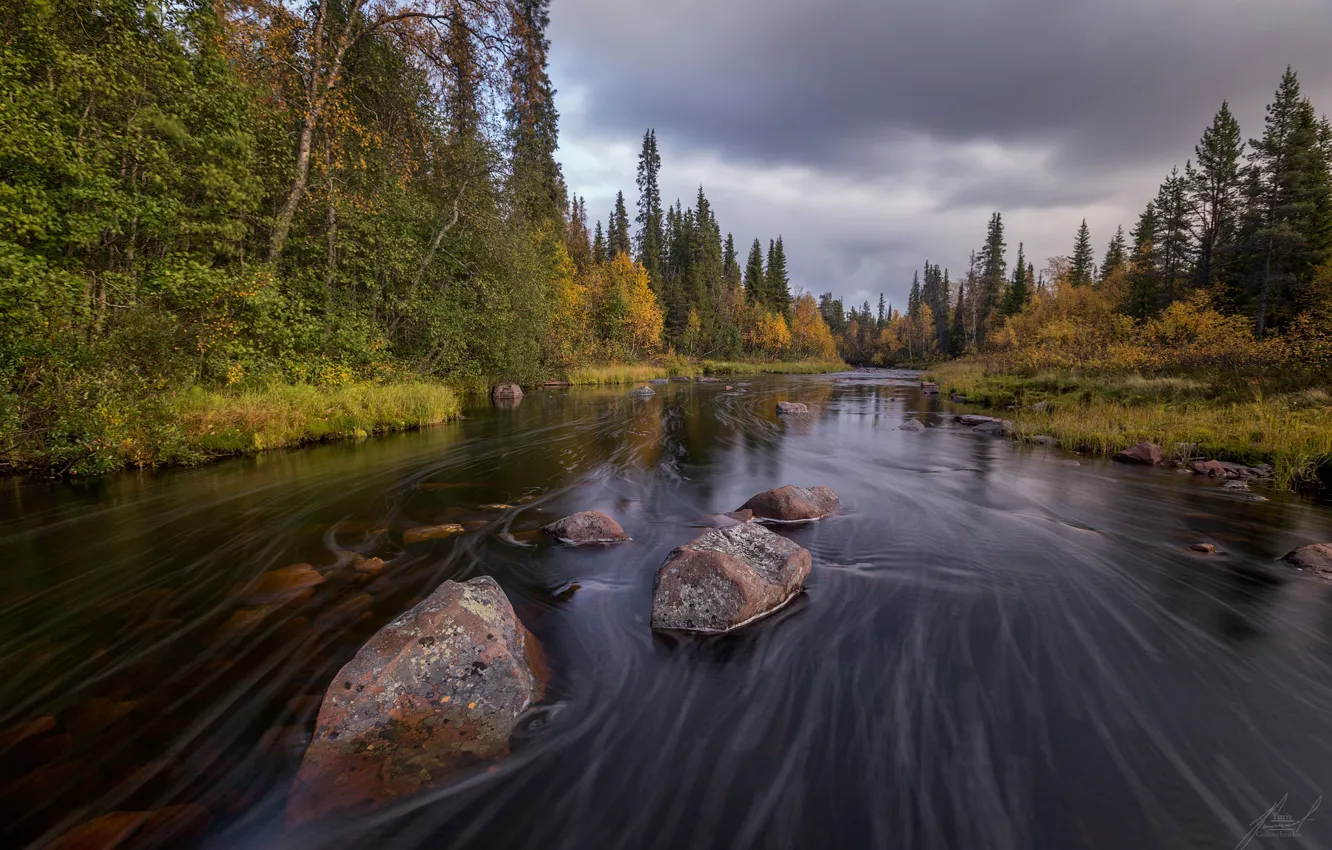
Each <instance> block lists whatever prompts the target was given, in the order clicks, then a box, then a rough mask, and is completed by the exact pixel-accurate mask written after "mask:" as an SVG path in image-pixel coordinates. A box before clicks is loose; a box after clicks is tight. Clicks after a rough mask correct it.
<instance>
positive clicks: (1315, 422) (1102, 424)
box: [925, 361, 1332, 489]
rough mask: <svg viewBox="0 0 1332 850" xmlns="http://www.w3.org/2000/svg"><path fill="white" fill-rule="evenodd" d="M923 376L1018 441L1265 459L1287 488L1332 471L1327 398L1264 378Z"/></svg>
mask: <svg viewBox="0 0 1332 850" xmlns="http://www.w3.org/2000/svg"><path fill="white" fill-rule="evenodd" d="M925 377H926V379H927V380H933V381H937V382H938V383H939V386H940V388H941V389H942V390H943V392H945V393H948V394H957V395H959V396H965V399H966V403H967V404H975V405H977V406H980V407H986V408H991V409H995V410H1001V411H1003V416H1004V417H1005V418H1007V419H1011V420H1012V421H1013V429H1014V433H1015V434H1016V435H1017V436H1018V437H1020V438H1023V437H1031V436H1036V435H1047V436H1051V437H1055V438H1057V439H1058V440H1059V441H1060V443H1061V444H1062V445H1063V446H1064V447H1065V448H1068V449H1071V450H1073V451H1082V452H1095V453H1097V454H1113V453H1114V452H1117V451H1120V450H1121V449H1124V448H1127V447H1128V446H1131V445H1133V444H1135V443H1139V442H1152V443H1156V444H1158V445H1161V446H1165V447H1167V448H1170V447H1173V446H1176V445H1192V446H1194V447H1195V449H1194V453H1195V454H1197V455H1202V456H1205V457H1207V458H1215V459H1218V460H1234V461H1239V462H1243V463H1251V464H1252V463H1269V464H1271V465H1272V467H1273V469H1274V470H1275V482H1276V484H1277V485H1278V486H1280V487H1283V488H1286V489H1298V488H1300V487H1302V486H1309V485H1314V484H1317V483H1318V482H1319V481H1320V480H1321V481H1322V482H1323V483H1324V484H1326V482H1327V476H1328V472H1329V470H1330V469H1332V394H1329V392H1328V391H1327V389H1326V388H1323V387H1305V388H1303V389H1298V390H1286V391H1283V392H1278V393H1264V391H1263V388H1262V384H1261V382H1257V381H1253V382H1249V381H1241V382H1236V381H1235V380H1234V379H1233V377H1225V378H1210V379H1209V378H1207V377H1203V376H1190V377H1183V376H1175V377H1144V376H1141V375H1093V374H1085V373H1077V372H1046V373H1039V374H1035V375H1030V376H1023V375H1016V374H1011V373H1003V372H993V371H988V370H987V369H986V368H985V367H984V366H983V365H981V364H978V363H971V362H967V361H955V362H950V363H943V364H940V365H937V366H935V367H933V368H931V369H930V370H929V371H928V372H926V374H925ZM1320 476H1321V479H1320Z"/></svg>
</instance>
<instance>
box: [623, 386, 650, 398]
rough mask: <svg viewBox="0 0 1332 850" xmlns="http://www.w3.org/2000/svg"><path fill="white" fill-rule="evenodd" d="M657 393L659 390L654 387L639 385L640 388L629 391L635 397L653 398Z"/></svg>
mask: <svg viewBox="0 0 1332 850" xmlns="http://www.w3.org/2000/svg"><path fill="white" fill-rule="evenodd" d="M656 394H657V391H656V390H654V389H652V387H639V388H638V389H636V390H634V391H633V392H631V393H629V395H631V396H633V397H634V398H652V397H653V396H654V395H656Z"/></svg>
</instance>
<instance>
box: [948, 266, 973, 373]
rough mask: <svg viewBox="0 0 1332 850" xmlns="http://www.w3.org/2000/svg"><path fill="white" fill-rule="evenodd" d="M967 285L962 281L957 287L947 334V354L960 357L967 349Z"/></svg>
mask: <svg viewBox="0 0 1332 850" xmlns="http://www.w3.org/2000/svg"><path fill="white" fill-rule="evenodd" d="M968 294H969V293H968V292H967V283H966V280H963V281H962V282H961V283H959V284H958V285H957V306H955V307H954V308H953V322H952V327H951V329H950V330H949V332H948V353H949V355H950V356H953V357H961V356H962V354H963V353H964V352H965V351H966V347H967V327H966V304H967V295H968Z"/></svg>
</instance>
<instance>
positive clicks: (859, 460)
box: [0, 371, 1332, 850]
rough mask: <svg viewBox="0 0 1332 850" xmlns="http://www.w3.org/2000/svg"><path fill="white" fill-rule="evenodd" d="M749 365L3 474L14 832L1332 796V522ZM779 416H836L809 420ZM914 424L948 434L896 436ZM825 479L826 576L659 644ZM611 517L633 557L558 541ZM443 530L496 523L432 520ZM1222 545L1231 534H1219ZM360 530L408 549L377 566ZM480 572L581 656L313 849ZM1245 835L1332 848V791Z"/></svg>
mask: <svg viewBox="0 0 1332 850" xmlns="http://www.w3.org/2000/svg"><path fill="white" fill-rule="evenodd" d="M740 380H746V379H740ZM748 383H750V386H749V387H747V388H745V389H746V392H744V393H738V392H735V391H731V392H728V391H727V390H726V389H725V388H724V386H723V385H720V384H711V385H708V384H669V385H665V386H659V387H657V388H656V389H657V390H658V393H657V396H656V397H655V398H653V399H651V400H649V401H646V402H643V401H636V400H633V399H630V398H629V397H627V395H626V391H627V390H628V389H629V388H628V387H625V388H618V389H611V390H581V389H575V390H555V391H540V392H534V393H532V394H529V395H528V397H527V398H526V399H524V401H523V402H522V404H521V405H519V406H518V407H517V408H516V409H512V410H491V409H489V408H478V409H473V410H469V411H468V418H467V419H466V420H464V421H462V422H459V423H455V424H452V425H447V426H442V427H437V428H432V429H429V430H426V431H423V432H420V433H416V434H407V435H398V436H393V437H387V438H383V439H375V440H369V441H363V442H361V443H344V444H337V445H328V446H321V447H317V448H314V449H309V450H304V451H299V452H290V453H273V454H269V455H265V456H262V457H259V458H254V459H248V460H237V461H229V462H225V463H221V464H218V465H215V466H211V467H207V468H201V469H195V470H186V471H179V472H171V473H165V474H136V475H122V476H112V477H108V478H106V479H101V480H98V481H95V482H88V483H82V484H75V485H70V484H58V483H43V482H31V481H20V480H9V481H5V482H2V483H0V488H3V489H0V542H3V544H4V550H5V552H6V553H7V556H8V557H7V558H6V564H5V567H4V569H3V571H0V771H2V773H0V777H2V778H0V806H3V807H4V808H5V810H6V811H7V812H9V815H8V818H7V820H6V821H5V822H3V823H2V824H0V844H3V845H4V846H28V845H30V846H42V845H43V844H45V843H46V842H47V841H49V840H50V839H52V838H53V837H55V836H57V835H59V834H61V833H62V832H64V831H66V830H68V829H70V828H72V827H75V826H77V825H78V824H81V823H84V822H86V821H89V820H92V819H93V818H95V817H97V816H99V815H102V814H104V813H106V812H110V811H115V810H152V809H160V808H162V807H164V806H169V805H173V804H180V803H193V804H197V805H199V806H201V807H202V808H203V809H204V810H206V811H207V819H206V820H200V821H198V822H197V823H195V824H193V826H195V827H196V828H195V829H193V830H187V831H186V832H185V833H180V834H177V835H176V836H175V837H174V839H173V838H171V835H170V832H171V831H170V830H165V831H159V832H158V833H156V834H155V836H154V837H156V838H160V839H162V841H163V842H164V843H165V844H166V845H168V846H195V845H203V846H208V847H216V848H234V847H255V848H260V847H262V848H267V847H311V846H330V847H357V848H367V847H394V848H410V847H451V848H500V847H503V848H515V850H516V848H528V847H530V848H542V850H554V849H555V848H570V850H573V848H579V850H583V848H614V847H622V848H663V850H667V848H670V850H675V848H733V847H764V848H786V847H791V848H797V847H799V848H810V847H885V848H888V847H891V848H911V847H920V848H943V847H965V848H1061V849H1062V848H1127V847H1133V848H1154V847H1160V848H1218V847H1221V848H1230V847H1235V846H1236V845H1237V844H1239V843H1240V842H1241V840H1242V839H1243V838H1244V837H1245V835H1246V832H1248V831H1249V830H1250V826H1251V823H1252V822H1253V821H1255V819H1257V818H1259V817H1260V816H1262V815H1263V814H1264V812H1266V811H1267V810H1268V809H1269V808H1271V807H1272V806H1273V805H1274V804H1276V803H1277V802H1278V801H1280V800H1281V799H1282V798H1283V797H1285V798H1286V803H1285V805H1284V806H1283V807H1282V809H1283V810H1284V811H1285V812H1286V813H1288V814H1289V815H1290V816H1292V817H1294V818H1297V819H1298V818H1300V817H1302V816H1303V815H1304V814H1305V813H1306V811H1307V810H1308V809H1309V808H1310V807H1311V806H1312V805H1314V803H1315V801H1316V800H1317V799H1319V798H1320V797H1321V795H1323V794H1324V793H1326V792H1327V791H1329V790H1332V666H1329V662H1330V661H1332V585H1323V584H1318V583H1314V582H1313V581H1311V580H1309V579H1306V578H1304V577H1301V576H1298V575H1294V574H1292V573H1290V572H1288V571H1287V570H1285V569H1284V568H1283V567H1282V566H1281V565H1279V564H1277V563H1275V561H1274V559H1275V558H1276V557H1277V556H1279V555H1281V554H1283V553H1285V552H1287V551H1289V550H1290V549H1292V548H1294V547H1295V546H1298V545H1303V544H1306V543H1312V542H1320V541H1326V540H1332V510H1330V509H1329V508H1328V507H1327V506H1325V505H1322V506H1320V505H1318V504H1315V503H1312V502H1310V501H1309V500H1307V499H1301V498H1299V497H1296V496H1292V495H1287V494H1277V493H1264V494H1262V495H1263V496H1265V497H1266V498H1267V500H1266V501H1262V500H1259V499H1258V498H1257V497H1256V496H1255V495H1253V494H1236V493H1233V492H1228V491H1224V490H1222V489H1221V488H1220V487H1219V486H1218V485H1216V484H1213V483H1211V482H1209V481H1206V480H1204V479H1201V478H1194V477H1193V476H1187V475H1180V474H1176V473H1171V472H1168V471H1161V470H1150V469H1137V468H1128V467H1122V466H1118V465H1114V464H1110V463H1108V462H1105V461H1102V460H1097V459H1089V458H1080V459H1079V458H1076V456H1074V455H1071V454H1067V453H1064V452H1061V451H1058V450H1049V449H1044V448H1032V447H1024V446H1021V445H1016V444H1013V443H1010V442H1008V441H1004V440H999V439H994V438H988V437H982V436H978V435H975V434H971V433H968V432H967V430H966V429H965V428H962V427H960V426H957V425H954V424H953V423H952V422H951V415H950V414H951V413H952V412H953V408H952V406H951V405H950V404H949V403H948V402H946V401H941V400H939V399H938V398H930V397H925V396H922V395H921V394H920V393H919V390H918V389H917V387H916V383H915V379H914V376H912V375H910V374H906V373H891V372H882V371H880V372H857V373H854V374H847V375H839V376H814V377H780V378H777V377H770V378H754V379H750V380H748ZM778 399H791V400H799V401H805V402H807V403H808V404H809V405H810V408H811V410H812V411H813V413H812V414H811V415H810V416H809V417H807V418H805V419H803V420H789V421H782V420H779V419H778V418H777V417H776V416H775V415H774V414H773V412H772V411H773V407H774V403H775V402H776V400H778ZM908 415H918V416H920V418H923V419H925V420H926V421H927V422H929V423H930V424H931V425H932V426H935V427H931V428H930V429H928V430H927V431H926V432H925V433H906V432H901V431H897V430H896V427H897V425H898V424H900V423H901V421H902V420H903V418H904V417H905V416H908ZM1074 459H1077V460H1080V462H1081V465H1080V466H1077V467H1074V466H1072V465H1070V461H1071V460H1074ZM788 483H790V484H801V485H814V484H828V485H831V486H832V487H834V488H835V489H837V490H838V492H839V493H840V494H841V497H842V502H843V505H844V507H845V511H844V513H843V514H842V515H839V516H837V517H835V518H832V519H829V520H826V521H824V522H822V523H817V524H813V525H810V526H806V527H799V528H794V527H793V528H783V529H782V530H781V533H783V534H787V535H789V536H790V537H792V538H793V539H795V540H796V541H798V542H799V543H800V544H801V545H803V546H805V547H807V548H808V549H810V551H811V552H812V554H813V559H814V569H813V572H812V574H811V576H810V579H809V581H808V592H807V594H806V595H805V596H804V597H802V598H800V599H799V600H798V601H797V603H796V604H793V605H791V606H788V607H787V608H786V609H784V610H783V611H782V612H780V613H779V614H777V615H776V616H774V617H771V618H769V619H767V620H764V621H761V622H759V623H757V624H755V625H753V626H751V627H749V628H747V629H745V630H744V631H743V632H741V633H738V634H735V635H731V636H726V637H721V638H714V639H708V640H697V641H696V640H683V641H681V640H676V639H672V638H664V637H658V636H654V635H653V634H652V632H651V631H650V630H649V628H648V616H649V613H650V597H651V585H652V576H653V572H654V571H655V569H656V567H657V566H659V565H660V563H661V562H662V560H663V559H664V558H665V556H666V554H667V553H668V552H669V551H670V550H671V549H672V548H673V547H675V546H677V545H679V544H681V543H684V542H686V541H688V540H690V539H692V537H694V536H696V535H697V534H699V533H701V526H704V525H706V524H707V518H708V516H709V515H710V514H713V513H717V512H721V511H727V510H732V509H734V508H735V507H737V506H738V505H739V504H741V503H742V502H744V501H745V500H746V499H747V498H748V497H749V496H751V495H753V494H754V493H756V492H758V491H760V490H764V489H768V488H771V487H776V486H779V485H781V484H788ZM589 508H599V509H602V510H605V511H607V512H608V513H610V514H612V515H613V516H615V517H616V518H617V519H619V520H620V522H621V523H622V524H623V525H624V527H625V529H626V530H627V531H628V532H629V533H630V534H631V535H633V537H634V542H633V543H631V544H627V545H624V546H621V547H618V548H613V549H602V550H596V551H592V550H569V549H561V548H557V547H552V546H549V545H545V544H544V543H543V542H540V541H534V540H533V538H534V535H532V534H531V533H530V532H531V531H532V530H533V529H535V528H538V527H539V526H540V525H542V524H544V523H546V522H549V521H551V520H552V519H555V518H558V517H560V516H563V515H565V514H568V513H571V512H574V511H577V510H584V509H589ZM442 522H463V523H467V524H468V525H469V528H470V529H471V530H470V531H469V532H468V533H467V534H465V535H462V536H459V537H455V538H452V539H449V540H441V541H433V542H430V543H424V544H416V545H412V546H404V545H402V543H401V534H402V532H403V531H404V530H405V529H408V528H411V527H413V526H415V525H420V524H433V523H442ZM483 523H484V525H482V524H483ZM1203 541H1207V542H1212V543H1215V544H1216V545H1217V546H1218V549H1219V550H1220V552H1219V553H1218V554H1216V555H1211V556H1203V555H1197V554H1194V553H1191V552H1188V551H1186V547H1187V546H1188V545H1189V544H1192V543H1197V542H1203ZM534 542H535V543H538V544H539V545H537V546H535V547H533V545H532V544H533V543H534ZM358 555H366V556H372V555H373V556H380V557H383V558H384V559H385V560H387V561H390V564H389V567H388V569H387V570H386V571H385V572H384V573H383V574H382V575H381V576H379V577H378V578H374V579H373V580H370V581H368V582H363V581H362V582H358V581H357V580H356V579H355V578H354V577H353V576H352V575H350V574H349V571H348V570H347V569H346V566H347V565H348V564H349V562H350V561H351V559H352V558H353V557H354V556H358ZM297 562H306V563H310V564H313V565H314V566H315V567H316V568H317V569H318V570H319V571H320V572H321V573H323V574H324V575H325V576H326V577H327V578H328V580H327V581H326V582H324V583H323V584H320V585H318V586H317V587H315V588H313V590H312V592H311V593H310V594H309V598H308V599H305V600H303V601H301V602H298V603H294V604H289V605H286V606H282V607H279V608H276V609H274V610H267V611H265V610H258V611H256V608H257V607H258V606H256V605H254V604H247V603H246V602H245V601H244V600H242V599H240V598H238V588H241V587H243V586H244V585H245V584H246V583H247V582H248V581H250V580H252V579H253V578H254V577H256V576H258V575H260V574H262V573H264V572H267V571H270V570H274V569H276V568H279V567H283V566H285V565H288V564H292V563H297ZM480 574H489V575H493V576H494V577H495V578H496V579H497V580H498V581H499V583H500V584H501V585H502V586H503V588H504V589H505V591H506V592H507V593H508V595H509V597H510V599H511V600H512V601H513V603H514V606H515V609H516V610H517V612H518V615H519V617H520V618H521V619H522V620H523V622H524V623H525V624H526V625H527V626H528V627H529V628H530V629H531V630H532V631H533V632H534V633H535V634H536V635H537V636H538V638H539V639H540V640H541V641H542V643H543V645H544V646H545V648H546V652H547V654H548V656H549V661H550V665H551V668H552V680H551V683H550V687H549V689H548V699H547V701H546V703H545V705H543V706H542V707H540V708H538V709H537V710H535V711H533V712H532V713H531V715H530V716H529V717H528V718H527V719H526V720H525V722H524V724H523V727H522V729H521V731H520V733H519V734H518V735H517V736H516V738H515V741H514V745H515V747H514V748H515V752H514V754H513V755H512V756H510V757H509V758H507V759H506V760H504V761H502V762H500V763H498V764H497V765H494V766H491V767H489V768H483V769H478V770H474V771H469V772H464V773H460V774H458V775H456V776H455V777H454V778H453V779H452V780H451V781H449V782H446V783H444V784H442V785H440V786H439V787H438V788H436V789H434V790H431V791H428V792H425V793H423V794H420V795H418V796H416V797H413V798H411V799H407V800H401V801H398V802H396V803H394V804H393V805H390V806H386V807H383V808H380V809H377V810H375V811H372V812H360V813H351V814H349V815H348V816H347V817H346V818H342V819H333V820H330V821H329V822H326V823H321V824H315V825H313V826H310V827H308V828H307V829H305V830H303V831H301V832H297V833H284V831H283V829H282V826H281V820H282V818H281V810H282V806H283V802H284V799H285V793H286V789H287V788H288V787H289V785H290V783H291V779H292V776H293V775H294V773H295V769H296V766H297V765H298V764H299V760H300V756H301V752H302V750H303V746H304V742H305V741H306V740H308V736H309V733H310V731H311V729H312V727H313V723H314V715H315V712H316V711H317V707H318V699H317V697H318V696H319V695H322V693H323V690H324V688H325V687H326V686H327V684H328V682H329V681H330V680H331V679H332V677H333V675H334V674H335V673H336V671H337V669H338V668H339V667H340V666H341V665H342V664H343V663H345V662H346V661H347V660H349V659H350V658H351V656H352V655H353V654H354V653H355V651H356V649H357V647H358V646H359V645H360V644H361V643H362V642H363V641H364V640H365V639H367V638H368V637H369V636H370V635H371V634H373V633H374V631H375V630H376V629H377V628H378V627H380V626H382V625H383V624H385V623H387V622H388V621H389V620H390V619H392V618H393V617H394V616H396V615H397V614H399V613H400V612H402V611H403V610H405V609H406V608H407V607H409V606H410V605H411V604H412V603H413V602H414V601H415V600H416V599H419V598H420V597H422V596H424V595H426V594H428V593H429V592H430V591H431V590H433V589H434V588H435V587H436V586H438V584H439V583H440V582H441V581H443V580H445V579H450V578H453V579H465V578H468V577H471V576H475V575H480ZM242 609H245V613H241V614H239V615H238V614H237V612H238V611H241V610H242ZM20 724H33V725H32V726H28V727H22V728H27V729H28V730H30V731H32V734H29V735H27V736H26V737H24V736H23V735H22V734H19V733H18V732H17V731H16V730H18V729H19V728H21V727H20ZM5 730H8V731H5ZM20 738H21V739H22V740H19V739H20ZM191 811H199V810H191ZM205 824H206V826H207V829H206V831H205V832H203V833H202V834H200V832H199V828H202V826H204V825H205ZM144 840H145V841H148V844H151V843H152V842H151V841H149V840H148V839H147V838H145V839H144ZM153 846H156V845H153ZM1248 846H1250V847H1283V848H1294V847H1323V846H1332V809H1324V810H1320V811H1318V812H1317V813H1315V814H1314V815H1313V817H1312V818H1311V819H1310V820H1309V821H1307V822H1306V823H1305V824H1304V826H1303V828H1302V830H1301V834H1300V837H1299V838H1272V837H1269V838H1266V839H1264V838H1262V837H1259V838H1257V839H1256V840H1254V841H1253V843H1251V844H1249V845H1248Z"/></svg>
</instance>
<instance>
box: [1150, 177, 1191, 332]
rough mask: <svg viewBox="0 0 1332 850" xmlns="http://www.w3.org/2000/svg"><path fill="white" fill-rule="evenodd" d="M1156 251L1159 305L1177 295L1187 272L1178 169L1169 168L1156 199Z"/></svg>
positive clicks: (1183, 202) (1186, 228)
mask: <svg viewBox="0 0 1332 850" xmlns="http://www.w3.org/2000/svg"><path fill="white" fill-rule="evenodd" d="M1156 215H1157V222H1156V252H1157V256H1158V258H1159V260H1158V265H1159V268H1160V271H1161V301H1162V303H1161V306H1163V307H1164V306H1167V305H1169V304H1171V303H1172V302H1174V301H1175V299H1177V298H1178V297H1179V295H1180V289H1181V288H1182V286H1183V284H1184V281H1185V279H1186V278H1187V277H1189V271H1190V256H1189V254H1190V251H1189V249H1190V244H1189V220H1188V200H1187V195H1186V183H1185V179H1184V177H1183V176H1182V175H1181V174H1180V173H1179V169H1177V168H1176V169H1172V170H1171V172H1170V174H1169V175H1168V176H1167V177H1166V179H1165V182H1164V183H1162V184H1161V188H1160V190H1159V191H1158V193H1157V196H1156Z"/></svg>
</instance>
